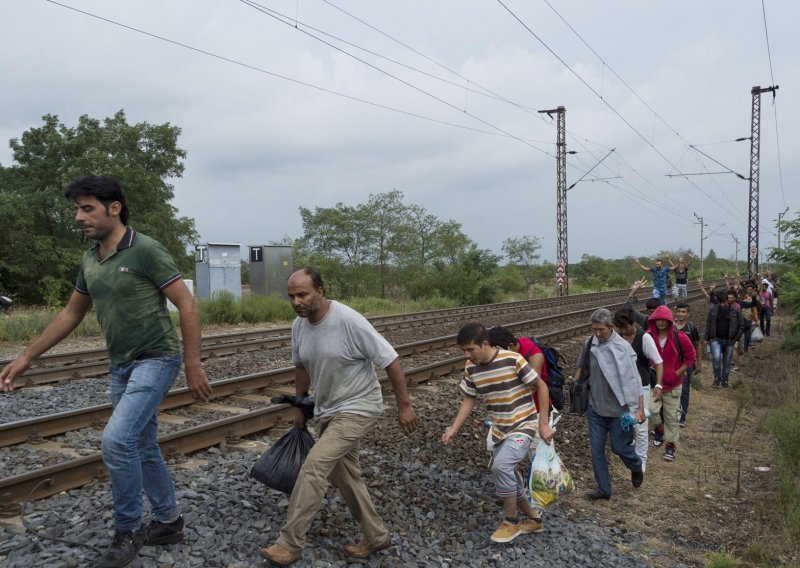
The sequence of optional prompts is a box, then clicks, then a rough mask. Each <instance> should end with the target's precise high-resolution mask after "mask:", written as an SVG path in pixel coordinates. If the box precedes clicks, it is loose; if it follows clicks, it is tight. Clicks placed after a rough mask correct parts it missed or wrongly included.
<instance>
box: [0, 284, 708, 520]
mask: <svg viewBox="0 0 800 568" xmlns="http://www.w3.org/2000/svg"><path fill="white" fill-rule="evenodd" d="M701 298H702V296H700V295H699V294H695V295H693V296H690V298H689V300H690V301H691V300H698V299H701ZM619 305H620V304H619V303H616V304H611V305H607V306H606V307H609V308H614V307H617V306H619ZM597 307H598V306H597V305H595V306H593V307H591V308H586V309H580V310H576V311H572V312H568V313H560V314H555V315H550V316H545V317H540V318H534V319H529V320H523V321H517V322H513V323H509V324H505V325H506V327H508V328H509V329H511V330H512V331H515V332H517V334H519V335H521V334H523V333H525V332H526V331H529V330H537V335H538V336H539V337H540V338H541V339H542V340H543V341H545V342H547V343H550V344H557V343H559V342H563V341H565V340H567V339H570V338H573V337H576V336H579V335H584V334H586V333H587V332H588V330H589V323H588V319H589V318H588V316H589V314H590V313H591V312H592V311H593V310H595V309H596V308H597ZM517 311H518V310H517ZM460 315H463V314H459V315H457V316H456V317H459V316H460ZM470 317H471V318H475V317H476V316H475V315H474V314H470ZM568 319H571V320H574V321H576V322H577V321H579V322H580V323H573V324H571V325H567V326H566V327H560V328H558V329H555V330H553V331H550V332H544V333H538V330H541V329H542V328H543V327H546V326H551V327H552V326H553V325H554V322H564V321H565V320H568ZM561 325H563V323H562V324H561ZM454 347H455V335H448V336H443V337H437V338H433V339H427V340H423V341H417V342H412V343H407V344H404V345H397V346H395V349H396V350H397V351H398V353H399V354H400V356H401V357H405V358H410V357H413V356H416V355H418V354H420V353H430V352H434V353H436V352H437V351H442V350H444V351H445V353H441V354H438V355H434V357H433V358H434V361H433V362H430V363H426V364H422V365H418V366H416V367H413V368H407V369H406V376H407V379H408V382H409V385H410V387H412V388H413V387H415V386H418V385H421V384H423V383H426V382H428V381H430V380H433V379H436V378H438V377H442V376H447V375H449V374H451V373H453V372H456V371H459V370H460V369H461V368H462V367H463V363H464V358H463V355H462V354H461V353H458V354H457V355H453V354H452V350H453V348H454ZM448 350H450V353H448ZM404 367H407V365H404ZM293 380H294V369H293V368H288V367H287V368H281V369H274V370H270V371H266V372H263V373H253V374H249V375H243V376H239V377H233V378H229V379H224V380H220V381H214V383H213V386H214V399H213V401H211V402H209V403H195V401H194V400H193V398H192V396H191V395H190V393H189V392H188V389H185V388H182V389H175V390H173V391H170V393H169V394H168V395H167V397H166V398H165V400H164V401H163V402H162V405H161V406H160V409H159V410H160V411H161V412H162V413H164V414H162V415H161V416H160V420H161V421H162V422H165V423H168V422H170V419H169V417H170V414H168V413H169V412H170V411H173V410H175V409H179V408H184V407H188V408H193V409H197V410H199V411H203V410H208V409H211V410H215V411H218V412H223V413H233V416H226V417H225V418H222V419H212V420H209V421H207V422H206V423H204V424H201V425H198V426H193V427H189V428H183V429H180V430H177V431H175V432H171V433H169V434H164V435H162V436H161V437H159V443H160V445H161V449H162V452H163V453H164V455H165V456H166V457H167V458H168V459H169V458H170V457H173V456H178V455H183V454H187V453H191V452H194V451H197V450H200V449H204V448H208V447H211V446H215V445H217V444H220V443H222V442H223V441H225V440H235V439H238V438H240V437H242V436H247V435H250V434H254V433H257V432H262V431H265V430H269V429H270V428H273V427H275V426H276V425H282V424H285V423H286V420H287V410H288V409H289V408H290V407H289V406H288V405H272V404H271V402H270V399H271V398H272V396H273V395H274V394H277V393H281V392H293V389H292V388H291V384H292V382H293ZM222 399H228V400H230V401H232V402H243V401H246V402H247V403H249V404H252V405H257V406H259V407H260V408H257V409H255V410H251V409H245V408H240V407H238V406H233V407H223V406H222V405H219V404H218V402H215V401H220V400H222ZM264 405H267V406H266V407H264ZM110 414H111V405H110V404H106V405H97V406H92V407H89V408H83V409H79V410H74V411H70V412H63V413H58V414H52V415H48V416H43V417H39V418H34V419H29V420H21V421H17V422H11V423H7V424H3V425H0V447H8V446H12V445H16V444H29V445H33V446H34V447H35V446H36V445H37V444H42V443H43V442H45V441H46V438H47V437H51V436H57V435H60V434H64V433H66V432H70V431H73V430H78V429H82V428H88V427H94V428H98V429H99V428H101V427H102V425H103V424H104V423H105V421H106V420H107V419H108V417H109V416H110ZM176 422H177V423H180V422H181V419H177V420H176ZM56 451H58V449H56ZM104 476H105V468H104V466H103V463H102V459H101V457H100V454H99V452H95V453H93V454H91V455H88V456H83V457H77V458H75V459H70V460H68V461H66V462H63V463H59V464H56V465H51V466H46V467H42V468H39V469H37V470H34V471H30V472H26V473H23V474H20V475H15V476H12V477H7V478H5V479H0V515H7V516H14V515H17V514H18V513H19V503H23V502H25V501H27V500H29V499H41V498H44V497H48V496H50V495H54V494H56V493H59V492H61V491H64V490H67V489H72V488H75V487H80V486H82V485H85V484H87V483H89V482H91V481H92V480H94V479H97V478H103V477H104Z"/></svg>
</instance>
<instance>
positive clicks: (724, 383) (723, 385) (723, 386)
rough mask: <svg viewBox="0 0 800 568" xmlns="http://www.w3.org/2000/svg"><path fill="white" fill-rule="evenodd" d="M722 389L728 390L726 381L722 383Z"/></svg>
mask: <svg viewBox="0 0 800 568" xmlns="http://www.w3.org/2000/svg"><path fill="white" fill-rule="evenodd" d="M722 388H724V389H727V388H730V385H729V384H728V381H722Z"/></svg>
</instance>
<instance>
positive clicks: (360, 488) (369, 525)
mask: <svg viewBox="0 0 800 568" xmlns="http://www.w3.org/2000/svg"><path fill="white" fill-rule="evenodd" d="M377 421H378V419H377V417H368V416H360V415H357V414H352V413H348V412H343V413H341V414H337V415H336V416H334V417H333V418H330V419H328V420H321V421H320V422H319V424H317V435H318V436H319V439H318V440H317V443H316V444H314V447H313V448H311V452H309V454H308V457H307V458H306V461H305V463H304V464H303V468H302V469H301V470H300V475H299V476H298V477H297V483H296V484H295V486H294V491H292V496H291V498H290V499H289V509H288V511H287V513H286V525H285V526H284V527H283V529H281V534H280V536H279V537H278V541H277V542H278V544H279V545H281V546H282V547H283V548H285V549H286V550H288V551H290V552H292V553H295V552H299V551H300V550H301V549H302V548H303V546H305V543H306V537H307V535H308V530H309V528H310V527H311V522H312V521H313V520H314V516H315V515H316V514H317V511H319V509H320V508H321V507H322V498H323V497H324V495H325V491H326V490H327V487H328V481H330V482H331V483H332V484H333V485H334V486H335V487H336V488H337V489H339V492H340V493H341V494H342V498H343V499H344V501H345V503H347V507H348V508H349V509H350V513H351V514H352V515H353V517H354V518H355V520H356V521H357V522H358V524H359V528H360V530H361V533H362V534H363V535H364V540H365V541H366V544H367V546H369V547H370V548H376V547H379V546H380V545H382V544H384V543H386V541H388V540H389V531H388V529H387V528H386V525H385V524H384V522H383V520H382V519H381V517H380V516H379V515H378V512H377V511H376V510H375V506H374V505H373V504H372V499H371V498H370V496H369V493H368V492H367V485H366V483H364V480H363V479H362V478H361V466H360V465H359V461H358V446H359V442H360V440H361V438H363V437H364V436H365V435H366V434H367V432H369V431H370V430H371V429H372V428H373V427H374V425H375V423H376V422H377Z"/></svg>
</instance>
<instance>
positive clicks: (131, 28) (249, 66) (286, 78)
mask: <svg viewBox="0 0 800 568" xmlns="http://www.w3.org/2000/svg"><path fill="white" fill-rule="evenodd" d="M45 1H46V2H48V3H50V4H53V5H55V6H59V7H61V8H65V9H67V10H71V11H73V12H77V13H79V14H83V15H85V16H89V17H90V18H94V19H96V20H100V21H102V22H106V23H108V24H112V25H115V26H118V27H121V28H124V29H126V30H129V31H132V32H135V33H138V34H142V35H145V36H147V37H150V38H152V39H157V40H159V41H163V42H166V43H169V44H171V45H174V46H177V47H182V48H184V49H188V50H190V51H194V52H196V53H199V54H201V55H206V56H208V57H212V58H214V59H217V60H219V61H223V62H225V63H230V64H233V65H237V66H239V67H243V68H245V69H249V70H251V71H256V72H258V73H263V74H265V75H269V76H270V77H274V78H276V79H282V80H284V81H289V82H291V83H295V84H297V85H301V86H303V87H308V88H310V89H314V90H317V91H320V92H323V93H327V94H329V95H334V96H337V97H341V98H344V99H347V100H350V101H353V102H357V103H362V104H365V105H369V106H372V107H375V108H379V109H382V110H388V111H391V112H394V113H398V114H401V115H405V116H410V117H413V118H417V119H420V120H425V121H428V122H433V123H436V124H440V125H443V126H451V127H454V128H460V129H462V130H468V131H471V132H476V133H479V134H488V135H490V136H500V137H504V138H513V139H515V140H522V141H525V142H526V144H527V145H529V146H531V147H534V148H535V146H533V145H532V142H535V141H529V140H527V139H524V138H520V137H517V136H514V135H510V134H504V133H502V132H497V131H489V130H483V129H481V128H475V127H473V126H467V125H465V124H458V123H455V122H449V121H446V120H440V119H438V118H433V117H430V116H425V115H423V114H419V113H415V112H412V111H407V110H403V109H399V108H396V107H392V106H389V105H385V104H381V103H378V102H375V101H370V100H368V99H363V98H360V97H356V96H353V95H348V94H347V93H343V92H341V91H336V90H334V89H329V88H327V87H322V86H320V85H315V84H313V83H309V82H307V81H302V80H300V79H295V78H293V77H289V76H287V75H282V74H280V73H275V72H273V71H269V70H267V69H264V68H262V67H258V66H256V65H252V64H250V63H245V62H243V61H239V60H236V59H233V58H230V57H226V56H224V55H220V54H218V53H214V52H212V51H208V50H206V49H202V48H199V47H195V46H193V45H189V44H187V43H183V42H180V41H177V40H173V39H170V38H168V37H164V36H161V35H158V34H155V33H152V32H148V31H147V30H143V29H141V28H137V27H135V26H131V25H128V24H124V23H122V22H118V21H116V20H112V19H110V18H106V17H104V16H100V15H98V14H94V13H92V12H87V11H86V10H81V9H80V8H76V7H74V6H70V5H68V4H64V3H62V2H57V1H56V0H45ZM539 143H541V144H548V143H547V142H539ZM537 150H539V151H540V152H543V153H545V154H546V155H548V156H550V157H551V158H555V155H554V154H550V153H549V152H547V151H545V150H542V149H541V148H537Z"/></svg>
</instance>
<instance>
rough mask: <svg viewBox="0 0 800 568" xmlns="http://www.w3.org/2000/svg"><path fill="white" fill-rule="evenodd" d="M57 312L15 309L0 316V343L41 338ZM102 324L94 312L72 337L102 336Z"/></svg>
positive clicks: (46, 309)
mask: <svg viewBox="0 0 800 568" xmlns="http://www.w3.org/2000/svg"><path fill="white" fill-rule="evenodd" d="M57 313H58V311H57V310H51V309H48V308H29V307H22V308H17V307H15V308H14V310H13V311H11V312H8V313H5V314H0V341H31V340H33V339H36V338H37V337H39V336H40V335H41V334H42V332H43V331H44V330H45V328H46V327H47V326H48V325H49V324H50V322H51V321H53V318H54V317H55V316H56V314H57ZM100 333H101V330H100V324H99V323H98V322H97V317H96V316H95V313H94V310H92V311H91V312H89V313H88V314H87V315H86V317H85V318H83V321H82V322H81V323H80V325H78V327H77V328H75V331H73V332H72V334H71V336H72V337H93V336H96V335H100Z"/></svg>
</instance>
